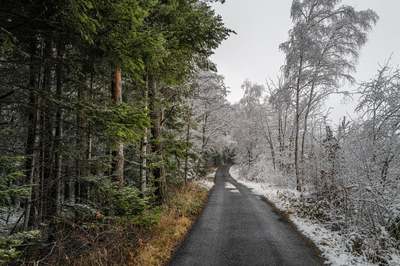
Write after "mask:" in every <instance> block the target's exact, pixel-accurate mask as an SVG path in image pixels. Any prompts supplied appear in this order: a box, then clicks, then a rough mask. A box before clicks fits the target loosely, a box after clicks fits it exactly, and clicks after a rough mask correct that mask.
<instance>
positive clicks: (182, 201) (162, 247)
mask: <svg viewBox="0 0 400 266" xmlns="http://www.w3.org/2000/svg"><path fill="white" fill-rule="evenodd" d="M206 199H207V191H206V190H205V189H203V188H201V187H199V186H198V185H195V184H190V185H188V186H187V187H185V188H182V189H179V190H177V191H176V192H175V193H174V196H173V197H172V198H171V199H170V202H169V203H168V205H167V206H165V209H164V210H163V212H162V215H161V219H160V222H159V224H157V225H156V226H154V228H152V229H151V230H150V231H151V234H150V236H148V237H147V238H146V239H139V243H140V244H139V248H138V249H137V251H136V254H135V256H134V257H133V259H132V261H130V262H129V265H140V266H158V265H165V264H166V263H167V262H168V261H169V260H170V258H171V255H172V254H173V251H174V250H175V248H176V247H177V246H178V245H179V243H180V242H181V241H182V240H183V238H184V236H185V235H186V233H187V232H188V230H189V229H190V227H191V225H192V223H193V221H194V220H195V218H196V217H197V216H198V215H199V214H200V212H201V210H202V207H203V205H204V203H205V201H206Z"/></svg>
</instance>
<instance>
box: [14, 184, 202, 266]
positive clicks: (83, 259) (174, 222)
mask: <svg viewBox="0 0 400 266" xmlns="http://www.w3.org/2000/svg"><path fill="white" fill-rule="evenodd" d="M207 197H208V191H207V190H206V189H204V188H203V187H201V186H200V185H197V184H195V183H189V184H188V185H187V186H182V187H180V188H175V189H173V190H172V191H170V197H169V200H168V202H167V203H165V204H164V205H163V206H161V207H157V208H150V209H149V210H148V212H146V213H145V214H143V215H142V216H140V217H138V218H140V219H139V220H134V221H133V220H129V219H112V220H110V221H90V222H83V223H71V224H67V223H64V224H61V226H60V227H59V229H58V237H57V241H55V242H53V243H51V246H46V247H44V248H42V249H41V248H37V247H36V246H35V249H33V250H32V252H30V253H29V254H30V256H28V257H26V258H25V259H23V261H19V263H17V264H18V265H35V263H36V264H43V265H76V266H81V265H82V266H83V265H84V266H92V265H93V266H95V265H96V266H103V265H104V266H105V265H140V266H152V265H157V266H158V265H165V264H167V263H168V261H169V260H170V259H171V256H172V254H173V252H174V250H175V249H176V247H177V246H178V245H179V244H180V243H181V241H182V240H183V239H184V237H185V235H186V233H187V232H188V230H189V229H190V228H191V226H192V224H193V222H194V221H195V220H196V218H197V216H198V215H199V214H200V213H201V211H202V209H203V206H204V204H205V202H206V200H207ZM39 247H41V246H40V245H39Z"/></svg>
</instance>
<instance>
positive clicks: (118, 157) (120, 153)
mask: <svg viewBox="0 0 400 266" xmlns="http://www.w3.org/2000/svg"><path fill="white" fill-rule="evenodd" d="M111 94H112V96H111V97H112V101H113V102H114V104H115V105H117V106H118V105H120V104H122V73H121V67H120V66H119V65H116V66H115V69H114V73H113V79H112V93H111ZM112 157H113V158H112V176H113V180H114V181H115V182H117V183H118V184H119V185H120V186H122V185H123V183H124V144H123V143H122V141H117V142H116V143H114V147H113V152H112Z"/></svg>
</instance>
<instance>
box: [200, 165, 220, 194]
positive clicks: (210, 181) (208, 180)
mask: <svg viewBox="0 0 400 266" xmlns="http://www.w3.org/2000/svg"><path fill="white" fill-rule="evenodd" d="M215 173H216V169H215V170H213V171H211V172H210V173H209V174H208V175H207V176H205V177H204V178H201V179H198V180H196V183H197V184H199V185H200V186H202V187H204V188H205V189H207V190H211V189H212V188H213V187H214V178H215Z"/></svg>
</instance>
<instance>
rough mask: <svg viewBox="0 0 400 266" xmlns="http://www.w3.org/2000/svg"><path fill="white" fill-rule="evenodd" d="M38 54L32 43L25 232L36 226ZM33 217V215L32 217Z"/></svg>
mask: <svg viewBox="0 0 400 266" xmlns="http://www.w3.org/2000/svg"><path fill="white" fill-rule="evenodd" d="M35 54H36V42H35V41H32V43H31V59H30V66H29V85H28V86H29V109H28V121H27V122H28V133H27V138H26V149H25V157H26V159H25V182H26V184H27V185H28V186H30V187H31V188H32V192H31V193H30V197H29V198H28V199H27V200H26V201H25V206H24V207H25V217H24V230H27V229H28V226H29V225H33V224H34V220H35V217H31V215H32V214H34V212H31V208H32V201H34V200H35V198H34V193H33V191H34V188H33V185H34V181H35V179H36V178H35V162H36V159H37V154H36V136H37V124H38V99H37V95H36V93H35V85H36V74H37V73H36V68H35V60H34V57H35ZM32 216H33V215H32Z"/></svg>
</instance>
